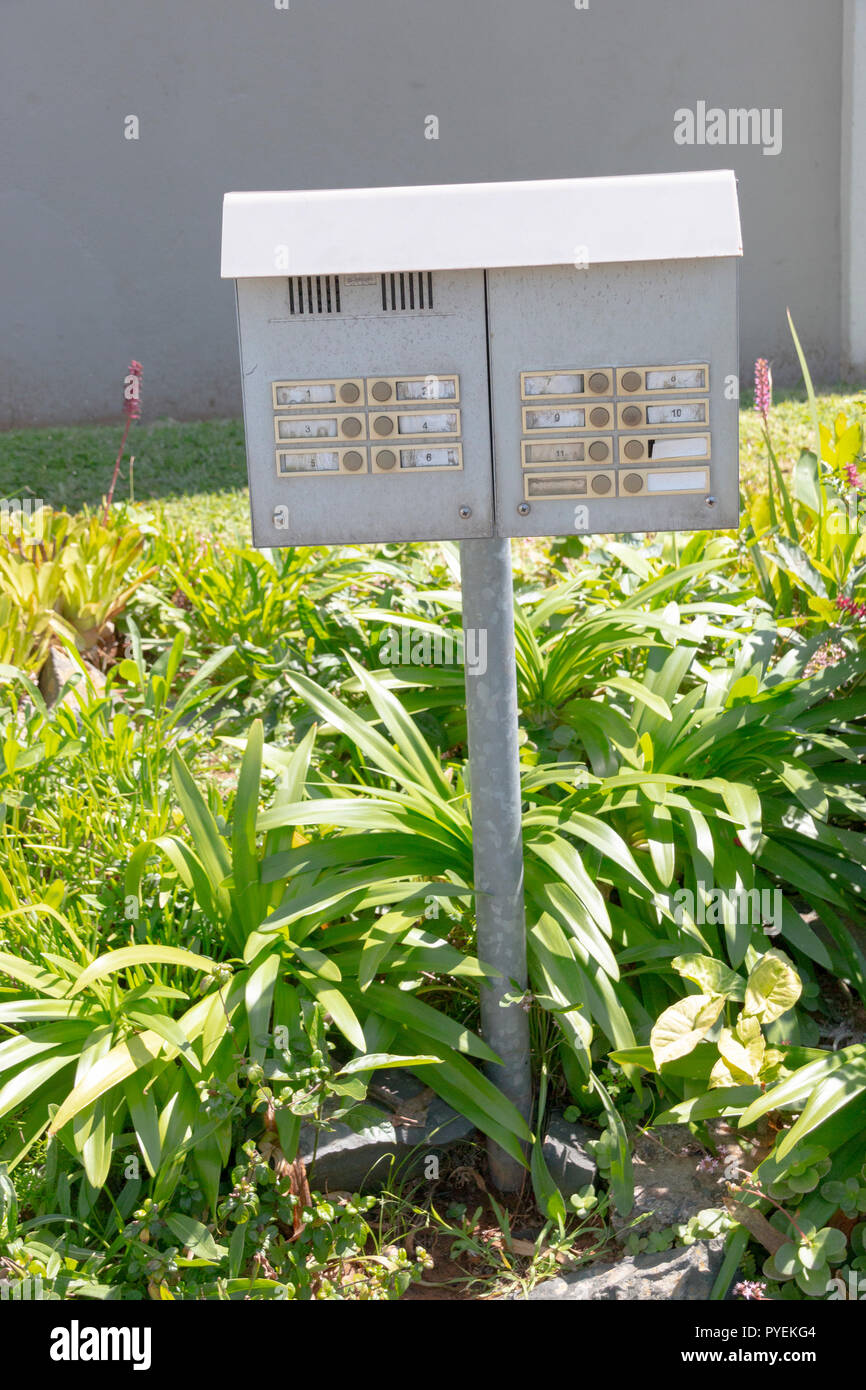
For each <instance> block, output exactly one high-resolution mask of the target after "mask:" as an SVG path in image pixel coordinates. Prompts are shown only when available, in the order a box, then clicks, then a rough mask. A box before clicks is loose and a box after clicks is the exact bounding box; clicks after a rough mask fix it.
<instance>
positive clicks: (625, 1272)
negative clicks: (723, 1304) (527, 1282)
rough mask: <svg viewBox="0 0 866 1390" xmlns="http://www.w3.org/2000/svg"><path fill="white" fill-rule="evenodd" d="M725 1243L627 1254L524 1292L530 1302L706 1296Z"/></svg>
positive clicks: (717, 1270)
mask: <svg viewBox="0 0 866 1390" xmlns="http://www.w3.org/2000/svg"><path fill="white" fill-rule="evenodd" d="M724 1248H725V1242H724V1240H713V1241H698V1242H697V1243H696V1244H695V1245H689V1246H686V1247H680V1248H679V1249H678V1250H664V1251H662V1252H661V1253H660V1254H657V1255H629V1256H628V1257H627V1258H625V1259H622V1260H620V1261H618V1263H617V1264H607V1263H604V1264H602V1263H599V1264H595V1265H592V1266H591V1267H590V1268H589V1269H580V1270H577V1271H576V1272H575V1273H574V1274H563V1275H561V1276H560V1277H559V1278H557V1279H546V1280H545V1282H544V1283H543V1284H539V1285H538V1286H537V1287H536V1288H534V1289H533V1290H532V1292H531V1293H529V1294H527V1295H526V1297H527V1298H528V1299H529V1300H531V1301H532V1302H547V1301H548V1300H550V1301H552V1302H569V1301H574V1302H578V1301H580V1302H583V1301H587V1302H592V1301H596V1302H598V1301H604V1302H620V1301H622V1302H625V1301H627V1300H634V1301H643V1300H648V1299H655V1300H658V1299H667V1300H671V1299H674V1300H676V1301H677V1302H686V1301H701V1300H706V1299H708V1298H709V1296H710V1293H711V1292H712V1288H713V1284H714V1283H715V1281H716V1278H717V1276H718V1273H719V1270H720V1269H721V1267H722V1260H723V1259H724Z"/></svg>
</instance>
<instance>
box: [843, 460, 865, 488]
mask: <svg viewBox="0 0 866 1390" xmlns="http://www.w3.org/2000/svg"><path fill="white" fill-rule="evenodd" d="M845 479H846V481H847V483H848V486H849V487H853V489H854V491H855V492H860V490H861V489H862V487H863V479H862V478H861V477H860V474H859V473H858V471H857V465H856V463H846V464H845Z"/></svg>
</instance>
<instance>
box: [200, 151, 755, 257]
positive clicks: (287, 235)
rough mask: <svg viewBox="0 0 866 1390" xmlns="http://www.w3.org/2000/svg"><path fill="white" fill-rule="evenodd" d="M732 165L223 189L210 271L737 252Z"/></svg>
mask: <svg viewBox="0 0 866 1390" xmlns="http://www.w3.org/2000/svg"><path fill="white" fill-rule="evenodd" d="M742 253H743V248H742V237H741V232H740V214H739V205H738V201H737V185H736V179H735V176H734V173H733V171H732V170H729V169H723V170H712V171H707V172H702V173H684V174H640V175H629V176H627V177H621V178H620V177H618V178H593V179H545V180H537V181H535V180H533V181H527V182H521V183H464V184H439V185H434V186H426V187H425V186H419V187H408V188H351V189H326V190H312V191H307V192H293V193H280V192H271V193H227V194H226V195H225V199H224V202H223V235H222V275H223V277H224V278H227V279H242V278H245V277H248V276H255V277H259V276H273V275H348V274H352V273H360V274H363V273H364V272H373V271H390V270H468V269H492V268H493V267H499V266H523V265H527V266H532V265H534V266H540V265H568V264H573V263H575V262H576V261H580V260H583V259H584V258H585V259H586V261H587V262H588V263H589V264H590V265H593V264H596V265H597V264H602V263H605V262H625V261H656V260H680V259H698V258H702V257H712V256H741V255H742Z"/></svg>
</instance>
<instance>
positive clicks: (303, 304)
mask: <svg viewBox="0 0 866 1390" xmlns="http://www.w3.org/2000/svg"><path fill="white" fill-rule="evenodd" d="M340 312H341V310H340V277H339V275H293V276H292V277H291V278H290V280H289V313H290V314H339V313H340Z"/></svg>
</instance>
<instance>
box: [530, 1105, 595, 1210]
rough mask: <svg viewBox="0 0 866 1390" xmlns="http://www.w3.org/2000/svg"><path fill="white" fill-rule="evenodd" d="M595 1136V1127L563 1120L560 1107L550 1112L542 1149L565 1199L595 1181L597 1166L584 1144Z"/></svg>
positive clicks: (551, 1173) (554, 1179) (552, 1175)
mask: <svg viewBox="0 0 866 1390" xmlns="http://www.w3.org/2000/svg"><path fill="white" fill-rule="evenodd" d="M597 1138H598V1132H597V1131H595V1132H593V1130H591V1129H587V1127H586V1126H585V1125H582V1124H581V1123H580V1122H579V1121H576V1122H575V1121H571V1120H566V1118H565V1116H564V1115H563V1114H562V1112H561V1111H560V1110H554V1111H553V1112H552V1114H551V1116H550V1119H549V1120H548V1123H547V1133H546V1134H545V1136H544V1143H543V1145H542V1150H543V1153H544V1157H545V1161H546V1162H547V1166H548V1168H549V1169H550V1175H551V1177H552V1178H553V1181H554V1182H555V1183H556V1185H557V1187H558V1188H559V1190H560V1192H561V1193H562V1195H563V1197H565V1198H566V1199H568V1198H569V1197H571V1196H573V1195H574V1194H575V1193H578V1192H580V1191H582V1190H583V1189H584V1188H586V1187H588V1186H590V1184H593V1183H594V1182H595V1179H596V1175H597V1173H598V1169H597V1167H596V1164H595V1160H594V1159H593V1157H592V1155H591V1154H590V1151H589V1149H588V1148H587V1147H586V1146H587V1144H588V1143H589V1142H590V1141H591V1140H593V1139H597Z"/></svg>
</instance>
